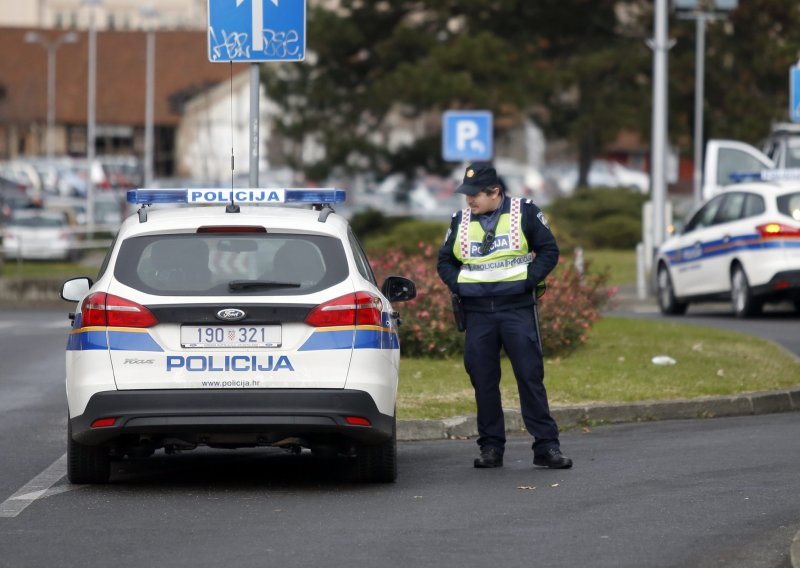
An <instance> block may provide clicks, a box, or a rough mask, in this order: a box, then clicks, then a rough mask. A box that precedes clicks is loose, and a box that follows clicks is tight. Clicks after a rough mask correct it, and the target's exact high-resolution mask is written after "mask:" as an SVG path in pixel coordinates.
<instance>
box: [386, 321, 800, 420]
mask: <svg viewBox="0 0 800 568" xmlns="http://www.w3.org/2000/svg"><path fill="white" fill-rule="evenodd" d="M658 355H668V356H670V357H672V358H673V359H675V360H676V361H677V363H676V364H675V365H663V366H662V365H655V364H653V363H652V361H651V360H652V358H653V357H655V356H658ZM502 377H503V379H502V380H501V383H500V385H501V390H502V395H503V406H504V407H506V408H519V396H518V394H517V386H516V381H515V380H514V374H513V372H512V370H511V364H510V362H509V361H508V359H506V358H503V360H502ZM545 384H546V386H547V391H548V395H549V399H550V404H551V406H554V407H555V406H559V405H568V404H581V403H590V402H610V403H614V402H634V401H642V400H671V399H677V398H681V399H683V398H698V397H705V396H719V395H734V394H741V393H745V392H757V391H765V390H777V389H785V388H789V387H795V386H798V385H800V362H798V360H797V359H795V358H794V357H792V356H791V355H790V354H789V353H787V352H785V351H784V350H783V349H781V348H780V347H778V346H776V345H774V344H772V343H770V342H768V341H764V340H761V339H757V338H753V337H751V336H747V335H743V334H740V333H736V332H730V331H724V330H718V329H714V328H706V327H700V326H693V325H687V324H676V323H671V322H659V321H653V320H634V319H624V318H617V317H605V318H604V319H602V320H601V321H599V322H597V323H596V324H595V325H594V326H593V328H592V330H591V331H590V337H589V341H588V342H587V344H586V345H584V346H582V347H581V348H580V349H578V350H577V351H576V352H575V353H573V354H572V355H570V356H569V357H566V358H563V359H548V360H546V361H545ZM397 405H398V417H399V418H401V419H415V418H429V419H436V418H447V417H450V416H458V415H464V414H474V413H475V401H474V395H473V391H472V386H471V385H470V382H469V377H468V376H467V374H466V371H464V365H463V361H462V360H461V359H448V360H431V359H409V358H403V360H402V362H401V365H400V387H399V393H398V403H397Z"/></svg>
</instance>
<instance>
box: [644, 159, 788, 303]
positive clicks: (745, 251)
mask: <svg viewBox="0 0 800 568" xmlns="http://www.w3.org/2000/svg"><path fill="white" fill-rule="evenodd" d="M781 177H782V175H781V173H780V171H778V170H772V171H764V172H760V173H759V174H753V175H743V176H742V178H743V179H747V178H757V179H759V180H762V179H763V180H777V179H779V178H781ZM656 286H657V291H658V303H659V306H660V308H661V311H662V313H664V314H683V313H685V312H686V308H687V306H688V305H689V303H691V302H699V301H706V300H720V299H723V300H728V299H730V300H731V302H732V305H733V311H734V313H735V314H736V315H737V316H738V317H747V316H752V315H755V314H757V313H759V312H760V310H761V308H762V307H763V304H764V303H765V302H769V301H780V300H791V301H793V302H794V305H795V307H796V309H797V310H798V311H800V181H785V180H784V181H754V182H750V183H740V184H737V185H732V186H728V187H726V188H725V189H724V190H723V191H721V192H719V193H718V194H717V195H716V196H714V197H713V198H711V199H710V200H708V201H707V202H706V203H705V204H704V205H703V206H702V207H701V208H700V209H699V210H698V211H697V212H696V213H695V214H694V215H693V216H692V217H691V218H690V220H689V222H688V223H687V224H686V226H685V228H684V229H683V230H682V231H681V232H680V234H679V235H678V236H676V237H674V238H672V239H669V240H668V241H667V242H665V243H664V244H663V245H662V246H661V247H660V249H659V251H658V259H657V264H656Z"/></svg>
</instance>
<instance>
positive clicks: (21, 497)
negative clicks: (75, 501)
mask: <svg viewBox="0 0 800 568" xmlns="http://www.w3.org/2000/svg"><path fill="white" fill-rule="evenodd" d="M66 473H67V454H66V453H65V454H64V455H63V456H61V457H60V458H58V459H57V460H56V461H54V462H53V463H52V464H51V465H50V467H48V468H47V469H46V470H44V471H43V472H42V473H40V474H39V475H37V476H36V477H34V478H33V479H31V480H30V481H29V482H28V483H26V484H25V485H24V486H23V487H21V488H20V489H19V490H18V491H17V492H16V493H14V494H13V495H12V496H11V497H9V498H8V499H6V500H5V501H4V502H3V503H0V517H16V516H17V515H19V514H20V513H21V512H22V511H24V510H25V509H26V508H27V507H28V505H31V504H32V503H33V502H34V501H36V500H37V499H45V498H47V497H50V496H51V495H58V494H59V493H65V492H67V491H72V490H74V489H81V488H82V487H85V485H59V486H58V487H53V485H55V484H56V482H58V481H59V480H60V479H61V478H62V477H64V476H65V475H66Z"/></svg>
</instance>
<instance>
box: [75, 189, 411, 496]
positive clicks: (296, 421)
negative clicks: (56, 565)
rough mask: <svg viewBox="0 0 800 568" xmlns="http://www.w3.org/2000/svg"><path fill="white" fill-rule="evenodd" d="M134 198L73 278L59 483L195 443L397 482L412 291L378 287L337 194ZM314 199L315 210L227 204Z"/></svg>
mask: <svg viewBox="0 0 800 568" xmlns="http://www.w3.org/2000/svg"><path fill="white" fill-rule="evenodd" d="M230 200H231V190H210V189H209V190H203V189H199V190H132V191H130V192H129V193H128V201H130V202H132V203H139V204H150V203H171V202H189V203H190V204H193V203H211V204H214V205H210V206H205V207H184V208H165V209H159V210H147V209H145V206H144V205H143V206H142V209H140V210H139V215H138V216H137V215H134V216H132V217H130V218H128V219H127V220H126V221H125V222H124V223H123V224H122V227H121V228H120V231H119V233H118V234H117V236H116V238H115V239H114V243H113V244H112V246H111V248H110V250H109V252H108V255H107V256H106V258H105V261H104V262H103V265H102V268H101V270H100V275H99V277H98V279H97V281H96V282H92V281H91V280H90V279H89V278H74V279H71V280H68V281H67V282H65V283H64V287H63V289H62V293H61V295H62V298H64V299H65V300H69V301H78V302H80V303H79V305H78V309H77V311H76V313H75V314H74V323H73V326H72V330H71V332H70V335H69V339H68V342H67V352H66V386H67V402H68V405H69V421H68V474H69V479H70V481H72V482H73V483H103V482H106V481H108V480H109V477H110V463H111V461H113V460H118V459H124V458H125V457H143V456H149V455H151V454H152V453H153V452H154V451H155V450H158V449H161V448H163V449H165V450H166V451H167V452H173V451H175V450H188V449H193V448H195V447H197V446H201V445H204V446H209V447H218V448H236V447H246V446H250V447H252V446H278V447H284V448H287V449H292V450H298V449H300V448H302V447H306V448H310V449H311V450H312V451H314V452H317V453H319V454H321V455H334V454H347V455H350V456H353V457H354V458H355V463H356V465H357V467H358V472H359V477H360V478H361V479H362V480H366V481H382V482H390V481H394V479H395V478H396V475H397V466H396V435H395V399H396V394H397V377H398V367H399V343H398V335H397V325H398V320H397V317H398V314H397V312H395V311H393V309H392V305H391V303H390V302H395V301H404V300H410V299H412V298H413V297H414V296H415V294H416V290H415V286H414V283H413V282H412V281H411V280H409V279H407V278H402V277H399V276H390V277H389V278H387V279H386V281H385V282H384V283H383V285H382V286H381V287H380V288H379V287H378V286H377V283H376V282H375V277H374V275H373V273H372V270H371V269H370V265H369V262H368V260H367V258H366V256H365V255H364V252H363V251H362V249H361V246H360V245H359V243H358V241H357V239H356V237H355V235H354V234H353V232H352V231H351V229H350V228H349V225H348V223H347V221H346V220H345V219H343V218H342V217H340V216H338V215H336V214H335V213H333V212H332V208H331V207H330V205H329V203H332V202H340V201H343V200H344V192H343V191H342V190H335V189H322V190H319V189H314V190H290V189H286V190H283V189H277V190H262V189H257V190H233V200H234V201H235V202H236V204H232V203H229V204H228V205H227V206H226V203H228V202H230ZM244 202H249V203H262V204H263V203H273V202H314V203H325V204H327V205H319V206H317V207H316V210H309V209H299V208H292V207H264V206H252V205H242V206H241V207H240V206H239V205H238V203H244Z"/></svg>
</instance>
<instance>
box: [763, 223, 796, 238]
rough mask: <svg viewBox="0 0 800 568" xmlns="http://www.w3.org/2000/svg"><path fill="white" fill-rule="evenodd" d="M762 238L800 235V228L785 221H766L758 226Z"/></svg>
mask: <svg viewBox="0 0 800 568" xmlns="http://www.w3.org/2000/svg"><path fill="white" fill-rule="evenodd" d="M756 231H758V234H759V235H761V238H762V239H768V238H786V237H800V229H798V228H797V227H790V226H789V225H784V224H783V223H765V224H763V225H759V226H758V227H756Z"/></svg>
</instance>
